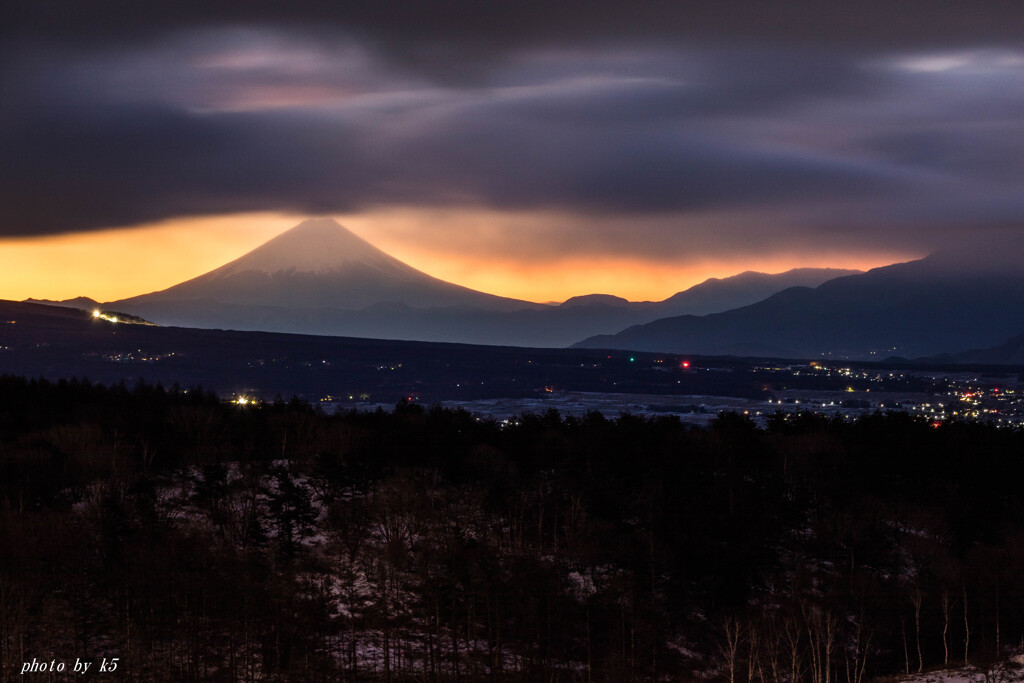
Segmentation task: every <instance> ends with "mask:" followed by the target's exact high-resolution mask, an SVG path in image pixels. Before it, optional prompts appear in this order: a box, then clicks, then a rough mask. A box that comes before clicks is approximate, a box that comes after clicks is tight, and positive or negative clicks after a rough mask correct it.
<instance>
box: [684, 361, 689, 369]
mask: <svg viewBox="0 0 1024 683" xmlns="http://www.w3.org/2000/svg"><path fill="white" fill-rule="evenodd" d="M682 366H683V369H684V370H685V369H686V368H688V367H690V361H688V360H684V361H683V363H682Z"/></svg>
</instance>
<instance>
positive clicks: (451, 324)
mask: <svg viewBox="0 0 1024 683" xmlns="http://www.w3.org/2000/svg"><path fill="white" fill-rule="evenodd" d="M846 272H849V271H839V270H830V269H799V270H791V271H788V272H786V273H779V274H775V275H767V274H764V273H753V272H747V273H743V274H741V275H737V276H734V277H729V278H723V279H712V280H708V281H705V282H703V283H701V284H699V285H696V286H695V287H691V288H690V289H688V290H686V291H684V292H680V293H678V294H676V295H674V296H672V297H670V298H669V299H667V300H665V301H662V302H629V301H626V300H625V299H622V298H620V297H616V296H613V295H607V294H591V295H585V296H580V297H573V298H572V299H569V300H568V301H566V302H565V303H563V304H561V305H559V306H551V305H543V304H535V303H531V302H527V301H520V300H516V299H508V298H504V297H498V296H493V295H491V294H485V293H483V292H478V291H475V290H472V289H468V288H466V287H461V286H459V285H455V284H451V283H448V282H444V281H442V280H439V279H437V278H434V277H431V276H429V275H427V274H425V273H422V272H420V271H418V270H416V269H415V268H412V267H410V266H408V265H406V264H404V263H402V262H401V261H399V260H397V259H395V258H393V257H391V256H389V255H387V254H386V253H384V252H383V251H381V250H380V249H377V248H376V247H374V246H372V245H371V244H369V243H367V242H366V241H365V240H362V239H360V238H359V237H357V236H355V235H353V234H352V233H351V232H349V231H347V230H345V229H344V228H343V227H341V226H340V225H338V224H337V223H336V222H334V221H333V220H330V219H316V220H309V221H304V222H303V223H300V224H299V225H297V226H296V227H294V228H292V229H291V230H289V231H288V232H286V233H284V234H282V235H279V236H278V237H275V238H274V239H272V240H270V241H268V242H267V243H266V244H264V245H262V246H260V247H258V248H257V249H254V250H253V251H251V252H249V253H248V254H246V255H244V256H242V257H241V258H238V259H236V260H235V261H232V262H231V263H228V264H226V265H224V266H221V267H220V268H217V269H215V270H212V271H210V272H209V273H206V274H204V275H201V276H199V277H196V278H193V279H192V280H188V281H186V282H183V283H181V284H178V285H175V286H173V287H169V288H168V289H165V290H162V291H159V292H153V293H151V294H145V295H142V296H136V297H132V298H129V299H122V300H120V301H114V302H110V303H107V304H104V307H105V308H109V309H113V310H119V311H126V312H129V313H133V314H135V315H139V316H142V317H144V318H146V319H147V320H152V321H154V322H156V323H158V324H162V325H176V326H181V327H203V328H214V329H234V330H263V331H271V332H295V333H304V334H320V335H331V336H360V337H372V338H381V339H409V340H419V341H447V342H463V343H471V344H498V345H515V346H546V347H562V346H568V345H569V344H572V343H573V342H575V341H577V340H579V339H580V338H582V337H586V336H589V335H595V334H601V333H607V332H612V331H615V330H621V329H623V328H625V327H628V326H630V325H635V324H639V323H645V322H649V321H651V320H655V319H657V318H660V317H664V316H667V315H676V314H679V313H683V312H691V311H697V312H703V311H719V310H724V309H726V308H729V307H733V306H739V305H743V304H748V303H752V302H754V301H758V300H761V299H763V298H765V297H767V296H769V295H770V294H772V293H774V292H777V291H779V290H781V289H785V288H786V287H789V286H792V285H794V284H805V283H808V284H819V283H821V282H823V281H825V280H828V279H830V278H832V277H835V276H837V275H840V274H844V273H846Z"/></svg>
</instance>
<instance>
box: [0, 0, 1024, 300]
mask: <svg viewBox="0 0 1024 683" xmlns="http://www.w3.org/2000/svg"><path fill="white" fill-rule="evenodd" d="M350 4H351V5H359V6H357V7H347V6H337V5H350ZM552 4H553V3H539V2H528V1H527V2H524V1H520V2H507V1H501V0H495V1H493V2H480V1H479V0H472V1H463V0H453V1H450V2H430V1H421V2H411V1H406V0H392V1H382V2H378V3H327V2H296V3H289V4H287V6H285V5H284V4H282V3H272V2H267V1H265V0H254V1H253V2H251V3H246V11H245V12H239V11H237V5H235V6H234V8H231V9H229V8H227V6H226V5H222V4H216V3H209V2H198V1H193V0H183V1H180V2H173V3H172V2H167V3H162V2H153V3H127V2H123V1H122V0H118V1H113V0H95V1H91V2H88V3H83V2H80V1H77V0H40V1H39V2H24V3H20V2H19V3H14V2H9V3H4V4H3V6H2V8H0V13H2V14H0V158H2V159H3V163H2V164H0V264H2V266H0V298H10V299H21V298H26V297H29V296H32V297H37V298H69V297H73V296H78V295H87V296H92V297H94V298H97V299H99V300H112V299H116V298H122V297H127V296H132V295H136V294H141V293H144V292H148V291H153V290H156V289H161V288H164V287H167V286H170V285H172V284H175V283H177V282H180V281H182V280H185V279H187V278H190V277H193V276H195V275H198V274H200V273H202V272H205V271H207V270H210V269H212V268H214V267H216V266H219V265H221V264H223V263H225V262H227V261H229V260H231V259H233V258H236V257H238V256H240V255H241V254H242V253H244V252H246V251H248V250H249V249H252V248H254V247H256V246H258V245H259V244H261V243H262V242H263V241H265V240H267V239H269V238H270V237H272V236H274V235H275V234H278V233H280V232H282V231H284V230H286V229H287V228H289V227H291V226H292V225H294V224H296V223H297V222H299V221H300V220H302V219H304V218H306V217H309V216H333V217H335V218H337V219H338V220H339V221H340V222H342V223H343V224H344V225H346V226H347V227H349V228H350V229H352V230H353V231H354V232H356V233H357V234H359V235H360V236H362V237H363V238H365V239H367V240H368V241H370V242H371V243H373V244H375V245H376V246H378V247H380V248H382V249H384V250H385V251H387V252H388V253H391V254H392V255H394V256H396V257H397V258H400V259H402V260H405V261H406V262H408V263H410V264H411V265H413V266H415V267H417V268H420V269H421V270H424V271H426V272H428V273H430V274H432V275H435V276H437V277H441V278H443V279H446V280H450V281H454V282H457V283H459V284H463V285H466V286H470V287H474V288H477V289H482V290H484V291H488V292H492V293H496V294H502V295H506V296H514V297H518V298H526V299H531V300H535V301H547V300H562V299H565V298H567V297H569V296H573V295H579V294H586V293H592V292H606V293H612V294H617V295H620V296H625V297H627V298H630V299H661V298H665V297H667V296H669V295H670V294H672V293H674V292H676V291H679V290H681V289H684V288H685V287H687V286H689V285H692V284H694V283H696V282H698V281H700V280H702V279H704V278H706V277H710V276H725V275H730V274H733V273H737V272H741V271H743V270H748V269H755V270H762V271H767V272H778V271H781V270H785V269H787V268H789V267H796V266H835V267H847V268H849V267H856V268H869V267H874V266H878V265H883V264H886V263H891V262H894V261H900V260H908V259H911V258H918V257H920V256H923V255H925V254H927V253H930V252H931V251H934V250H935V249H938V248H941V247H945V246H948V245H951V244H962V243H964V242H971V241H975V240H979V239H989V238H999V237H1000V236H1015V235H1016V236H1019V235H1020V234H1021V233H1022V231H1024V192H1022V191H1021V190H1022V188H1024V37H1022V36H1024V8H1022V7H1021V5H1020V3H1019V2H1018V1H1017V0H1013V1H1006V2H1000V1H992V2H942V3H935V2H924V1H923V0H908V1H907V2H901V3H891V2H878V1H874V2H871V1H869V2H859V3H822V2H819V1H811V0H806V1H790V2H771V3H768V2H739V1H738V0H721V1H720V2H714V3H710V2H709V3H699V4H698V3H678V2H659V1H656V0H652V1H650V2H644V3H627V2H607V1H605V0H590V1H587V2H583V1H582V0H568V1H567V2H562V3H557V6H555V7H552V6H550V5H552Z"/></svg>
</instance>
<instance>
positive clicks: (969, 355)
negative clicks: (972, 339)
mask: <svg viewBox="0 0 1024 683" xmlns="http://www.w3.org/2000/svg"><path fill="white" fill-rule="evenodd" d="M928 360H935V361H938V362H943V363H949V362H952V363H970V364H981V363H984V364H988V363H991V364H992V365H1024V334H1019V335H1017V336H1016V337H1013V338H1012V339H1008V340H1006V341H1004V342H1003V343H1001V344H997V345H995V346H991V347H989V348H985V349H971V350H970V351H962V352H961V353H956V354H952V355H950V354H945V355H942V356H938V357H936V358H934V359H928Z"/></svg>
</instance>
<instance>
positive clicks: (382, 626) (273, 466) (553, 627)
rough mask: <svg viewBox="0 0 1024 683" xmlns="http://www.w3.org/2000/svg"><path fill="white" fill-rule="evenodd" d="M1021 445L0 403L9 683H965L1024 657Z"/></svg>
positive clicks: (967, 430)
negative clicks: (992, 664)
mask: <svg viewBox="0 0 1024 683" xmlns="http://www.w3.org/2000/svg"><path fill="white" fill-rule="evenodd" d="M1022 451H1024V434H1022V433H1021V432H1019V431H1010V430H1000V429H996V428H994V427H989V426H985V425H978V424H958V423H951V424H945V425H942V426H940V427H938V428H933V427H932V426H931V425H930V424H928V423H925V422H920V421H916V420H914V419H912V418H910V417H908V416H906V415H902V414H898V415H876V416H873V417H868V418H864V419H861V420H859V421H857V422H855V423H846V422H842V421H829V420H827V419H825V418H820V417H815V416H810V415H805V416H797V417H791V418H790V419H788V420H786V419H783V418H781V417H779V418H778V419H775V420H773V421H771V422H770V424H769V426H768V428H767V429H764V430H761V429H757V428H756V427H755V426H754V425H753V424H752V423H751V422H749V421H748V420H747V419H745V418H743V417H742V416H737V415H723V416H721V417H720V418H719V419H718V420H717V421H715V422H714V423H713V424H712V425H711V426H710V427H709V428H708V429H706V430H701V429H694V428H690V427H687V426H684V425H682V424H680V423H679V422H678V421H677V420H675V419H673V418H664V419H656V420H645V419H640V418H636V417H630V416H625V417H622V418H620V419H618V420H615V421H612V420H607V419H605V418H603V417H602V416H601V415H599V414H596V413H592V414H590V415H587V416H586V417H584V418H580V419H575V418H565V419H563V418H561V417H560V416H559V415H558V414H556V413H548V414H545V415H539V416H538V415H533V416H524V417H522V418H521V419H519V420H513V421H511V422H510V423H509V424H499V423H496V422H493V421H478V420H476V419H474V418H473V417H472V416H471V415H470V414H468V413H466V412H461V411H459V412H455V411H449V410H442V409H439V408H435V409H423V408H421V407H419V406H416V405H407V404H400V405H399V406H397V408H396V409H395V410H394V411H393V412H390V413H389V412H383V411H377V412H375V413H346V414H340V415H331V416H328V415H323V414H320V413H318V412H317V411H315V410H314V409H312V408H310V407H309V406H308V405H307V404H305V403H303V402H300V401H293V402H290V403H283V402H281V403H277V404H256V405H245V406H240V405H237V404H228V403H223V402H221V401H219V400H218V399H217V398H216V397H215V396H213V395H210V394H203V393H197V392H188V393H185V392H178V391H166V390H164V389H160V388H154V387H147V386H139V387H137V388H135V389H126V388H124V387H113V388H104V387H101V386H93V385H89V384H85V383H76V382H71V383H68V382H61V383H58V384H50V383H47V382H42V381H35V382H33V381H27V380H23V379H18V378H11V377H4V378H0V616H2V628H0V661H2V662H3V671H2V680H14V679H15V678H17V677H18V673H19V671H20V668H21V667H22V665H23V663H24V662H27V661H31V660H32V659H33V658H37V659H38V660H45V661H46V662H50V661H51V660H56V661H58V662H59V661H66V662H68V666H69V667H70V666H71V664H73V663H74V662H75V660H76V658H81V659H83V660H84V659H91V660H93V661H99V660H100V659H101V658H103V657H107V658H111V657H118V658H119V662H120V670H121V671H122V672H123V673H124V675H125V676H126V677H129V676H130V677H131V679H132V680H139V681H167V680H181V681H216V680H223V681H242V680H290V681H348V680H392V681H412V680H417V681H419V680H431V681H433V680H440V681H454V680H464V681H466V680H469V681H474V680H509V681H513V680H514V681H532V680H560V681H575V680H579V681H584V680H599V681H629V680H635V681H646V680H661V679H663V678H666V677H667V678H670V679H672V680H686V679H694V678H697V677H699V676H703V677H712V678H716V679H718V680H723V681H726V680H733V679H735V678H736V677H739V678H740V679H742V680H749V681H759V682H762V683H768V682H769V681H772V682H774V681H782V680H789V681H797V680H799V681H808V682H809V683H825V682H826V681H837V680H844V681H847V680H848V681H851V683H856V682H857V681H861V680H866V679H868V678H871V677H873V676H880V675H887V674H893V673H903V672H905V671H907V670H909V671H917V670H919V669H921V668H928V667H935V666H941V665H943V664H944V663H946V664H950V665H952V664H955V663H961V662H963V661H964V660H965V659H968V660H970V661H971V662H974V663H982V662H984V661H986V660H990V659H992V658H994V657H996V655H997V654H999V652H1000V650H1001V649H1002V648H1003V647H1005V646H1007V645H1013V644H1015V643H1018V642H1020V640H1021V638H1022V636H1024V586H1022V584H1021V582H1020V580H1019V578H1020V576H1022V575H1024V490H1022V488H1021V486H1020V482H1021V481H1022V480H1024V476H1022V475H1024V461H1022V460H1021V458H1020V454H1021V452H1022ZM847 676H849V678H847ZM56 680H63V679H60V678H57V679H56Z"/></svg>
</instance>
